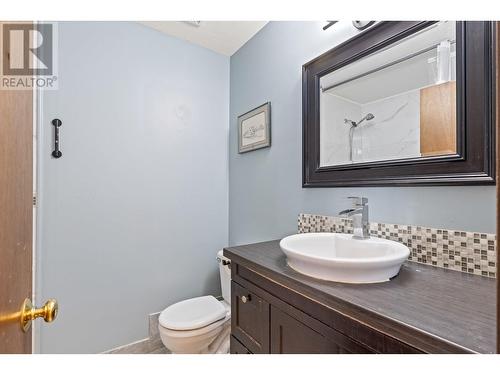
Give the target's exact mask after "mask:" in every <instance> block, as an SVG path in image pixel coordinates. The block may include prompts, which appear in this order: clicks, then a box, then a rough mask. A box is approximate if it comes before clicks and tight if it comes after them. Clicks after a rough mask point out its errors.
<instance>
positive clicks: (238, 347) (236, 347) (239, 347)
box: [229, 335, 252, 354]
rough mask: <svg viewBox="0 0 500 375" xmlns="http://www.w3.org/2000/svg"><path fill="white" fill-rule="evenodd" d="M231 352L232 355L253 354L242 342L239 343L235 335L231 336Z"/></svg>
mask: <svg viewBox="0 0 500 375" xmlns="http://www.w3.org/2000/svg"><path fill="white" fill-rule="evenodd" d="M230 344H231V346H230V350H229V352H230V353H231V354H252V353H251V352H250V351H249V350H248V349H247V348H246V347H245V345H243V344H242V343H241V342H239V341H238V339H236V338H235V337H234V336H233V335H231V341H230Z"/></svg>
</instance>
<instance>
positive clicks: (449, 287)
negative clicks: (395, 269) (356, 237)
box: [224, 241, 496, 354]
mask: <svg viewBox="0 0 500 375" xmlns="http://www.w3.org/2000/svg"><path fill="white" fill-rule="evenodd" d="M224 255H225V256H226V257H228V258H229V259H230V260H231V280H232V281H231V285H232V286H231V291H232V296H231V299H232V301H231V303H232V304H231V314H232V315H231V353H234V354H250V353H255V354H258V353H289V354H292V353H304V354H314V353H330V354H337V353H339V354H340V353H342V354H344V353H387V354H410V353H432V354H465V353H494V352H495V343H496V341H495V338H496V337H495V333H494V330H492V329H491V327H493V326H494V325H495V322H496V315H495V313H496V306H495V298H494V296H495V293H496V289H495V281H494V280H493V279H490V278H484V277H480V276H475V275H470V274H466V273H463V272H456V271H452V270H447V269H442V268H437V267H432V266H428V265H422V264H417V263H414V262H408V263H405V264H404V265H403V268H402V270H401V272H400V274H399V275H398V276H397V277H395V278H394V279H392V280H391V281H390V282H387V283H377V284H342V283H334V282H329V281H322V280H317V279H314V278H311V277H308V276H305V275H302V274H300V273H298V272H296V271H294V270H293V269H292V268H290V267H289V266H288V265H287V262H286V258H285V254H284V253H283V252H282V251H281V249H280V246H279V241H267V242H261V243H256V244H249V245H241V246H234V247H229V248H225V249H224ZM463 296H466V297H467V298H464V297H463ZM450 306H451V308H450ZM471 317H473V320H471ZM471 322H473V324H471Z"/></svg>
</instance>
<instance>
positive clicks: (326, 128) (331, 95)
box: [320, 21, 457, 166]
mask: <svg viewBox="0 0 500 375" xmlns="http://www.w3.org/2000/svg"><path fill="white" fill-rule="evenodd" d="M455 30H456V25H455V22H449V21H447V22H438V23H436V24H434V25H432V26H430V27H428V28H426V29H424V30H422V31H420V32H418V33H415V34H412V35H411V36H410V37H408V38H406V39H402V40H400V41H398V42H397V43H395V44H391V45H390V46H388V47H386V48H384V49H381V50H378V51H376V52H375V53H373V54H371V55H368V56H366V57H364V58H362V59H359V60H356V61H355V62H353V63H351V64H349V65H347V66H344V67H342V68H340V69H337V70H335V71H333V72H331V73H329V74H327V75H324V76H322V77H321V79H320V165H321V166H335V165H344V164H355V163H366V162H374V161H384V160H394V159H406V158H416V157H430V156H439V155H449V154H455V153H456V152H457V145H456V144H457V140H456V138H457V137H456V133H457V125H456V53H455V52H456V38H455V33H456V31H455Z"/></svg>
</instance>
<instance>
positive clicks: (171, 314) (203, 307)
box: [158, 296, 230, 336]
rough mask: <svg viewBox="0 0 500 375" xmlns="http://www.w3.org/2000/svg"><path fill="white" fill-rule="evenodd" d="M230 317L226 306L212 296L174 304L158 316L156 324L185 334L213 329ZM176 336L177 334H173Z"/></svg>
mask: <svg viewBox="0 0 500 375" xmlns="http://www.w3.org/2000/svg"><path fill="white" fill-rule="evenodd" d="M229 317H230V309H229V307H228V305H227V304H226V303H225V302H223V301H219V300H217V299H216V298H215V297H214V296H203V297H196V298H191V299H187V300H184V301H181V302H178V303H175V304H173V305H171V306H169V307H167V308H166V309H165V310H163V311H162V312H161V314H160V317H159V319H158V322H159V324H160V326H162V327H163V328H165V329H166V330H168V331H178V332H185V334H183V335H182V336H186V335H188V336H189V334H188V332H189V331H196V332H198V334H201V333H202V330H203V331H204V330H205V329H206V330H210V328H211V329H215V328H216V327H217V326H218V325H220V324H222V323H223V322H224V321H225V320H227V319H228V318H229ZM174 335H176V336H178V335H177V334H174Z"/></svg>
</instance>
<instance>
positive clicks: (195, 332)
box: [159, 314, 231, 338]
mask: <svg viewBox="0 0 500 375" xmlns="http://www.w3.org/2000/svg"><path fill="white" fill-rule="evenodd" d="M230 318H231V314H228V315H227V316H226V317H224V318H222V319H219V320H217V321H216V322H213V323H212V324H209V325H207V326H205V327H202V328H197V329H190V330H183V331H180V330H175V329H169V328H165V327H164V326H162V325H161V324H160V327H159V328H160V331H161V332H162V333H164V334H166V335H168V336H169V337H171V338H187V337H194V336H204V335H205V334H207V333H210V332H212V331H215V330H216V329H217V328H219V327H220V326H222V325H223V324H224V323H226V322H227V321H228V320H229V319H230Z"/></svg>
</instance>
